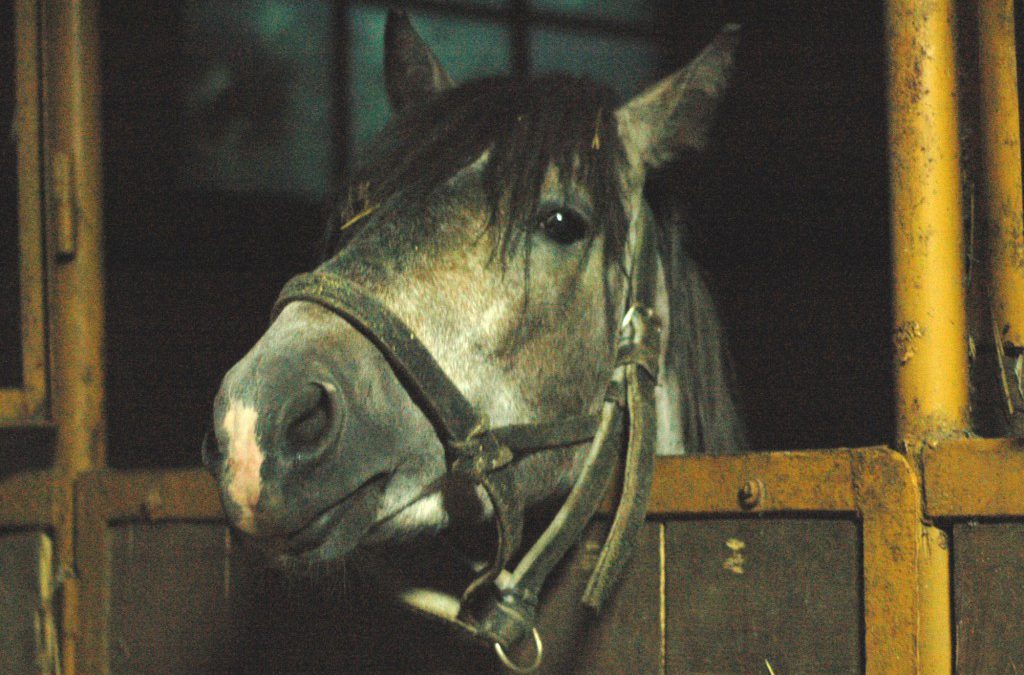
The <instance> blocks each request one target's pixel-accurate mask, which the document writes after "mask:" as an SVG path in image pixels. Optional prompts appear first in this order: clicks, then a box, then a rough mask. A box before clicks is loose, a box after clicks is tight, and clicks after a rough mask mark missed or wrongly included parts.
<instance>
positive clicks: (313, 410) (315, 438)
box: [285, 384, 336, 449]
mask: <svg viewBox="0 0 1024 675" xmlns="http://www.w3.org/2000/svg"><path fill="white" fill-rule="evenodd" d="M333 390H334V388H333V387H331V386H330V385H321V384H307V385H306V386H305V387H303V388H302V390H301V391H300V392H299V393H298V395H297V396H296V397H295V398H294V399H293V400H292V402H291V406H290V408H291V410H290V411H289V413H290V414H289V417H290V418H291V422H289V423H288V426H287V431H286V432H285V433H286V435H287V439H288V444H289V445H291V446H292V447H294V448H296V449H299V448H309V447H311V446H316V445H319V444H320V442H321V441H323V440H324V438H325V437H326V436H327V434H328V432H329V431H330V429H331V422H332V421H333V418H334V415H335V414H336V413H335V406H334V405H333V404H332V401H333V396H332V392H333Z"/></svg>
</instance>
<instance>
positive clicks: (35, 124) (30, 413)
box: [0, 0, 50, 427]
mask: <svg viewBox="0 0 1024 675" xmlns="http://www.w3.org/2000/svg"><path fill="white" fill-rule="evenodd" d="M14 17H15V21H14V37H15V74H14V81H15V119H14V133H15V136H16V138H17V156H16V162H17V175H18V186H17V191H18V194H17V201H18V254H19V255H18V266H19V293H20V296H21V297H20V302H21V309H20V313H21V316H20V319H21V321H20V328H21V352H22V378H21V386H20V387H5V388H0V427H5V426H17V427H23V426H34V425H39V424H44V425H45V424H48V422H49V417H50V413H49V407H48V393H49V391H48V379H47V377H48V376H47V374H48V370H49V369H48V363H47V348H46V347H47V344H46V343H47V339H46V338H47V330H46V308H45V300H46V272H45V270H46V266H45V252H44V247H43V212H42V187H43V186H42V171H41V161H40V146H39V143H40V132H41V128H40V119H41V101H40V69H39V65H40V63H39V59H40V49H39V48H40V42H39V30H40V21H39V6H38V3H37V2H36V0H15V3H14Z"/></svg>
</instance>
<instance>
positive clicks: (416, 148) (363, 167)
mask: <svg viewBox="0 0 1024 675" xmlns="http://www.w3.org/2000/svg"><path fill="white" fill-rule="evenodd" d="M617 108H618V98H617V96H616V94H615V93H614V92H613V91H612V90H611V89H610V88H608V87H607V86H605V85H601V84H598V83H596V82H594V81H592V80H590V79H587V78H580V77H575V76H569V75H562V74H557V75H542V76H539V77H533V78H529V79H522V78H514V77H489V78H483V79H478V80H474V81H470V82H467V83H465V84H462V85H460V86H458V87H456V88H454V89H450V90H447V91H444V92H441V93H439V94H437V95H435V96H433V97H431V98H429V99H428V100H426V101H424V102H423V103H421V104H419V105H414V106H409V107H408V108H406V109H403V111H402V112H401V114H397V115H396V116H395V117H394V118H392V119H391V120H390V121H389V123H388V124H387V126H386V127H385V129H384V130H383V131H382V132H381V133H380V134H378V135H377V137H376V139H375V140H374V141H373V142H372V143H371V145H370V146H369V147H368V148H367V150H366V152H365V153H364V154H363V156H362V157H361V159H360V162H359V165H358V167H357V169H356V171H355V173H354V179H353V180H352V181H351V182H350V183H349V185H350V187H349V188H348V189H347V190H346V191H344V192H342V193H341V194H340V195H339V198H338V200H337V203H336V205H335V207H334V208H333V209H332V210H331V215H330V218H329V220H328V225H327V232H326V235H325V250H326V251H327V254H328V255H330V254H332V253H333V252H334V251H337V250H338V249H340V248H341V247H343V246H344V245H345V244H346V243H347V241H348V240H349V239H351V237H353V236H354V235H355V233H357V232H358V231H359V229H360V228H361V227H362V226H364V225H365V220H364V221H363V222H355V223H354V224H353V219H355V220H356V221H358V220H359V216H360V215H361V214H365V213H367V212H368V211H369V210H372V209H373V208H375V207H376V206H377V205H380V204H383V203H384V202H386V201H387V200H388V199H390V198H391V197H392V196H393V195H395V194H397V193H399V192H401V193H402V195H403V197H404V198H406V199H411V200H416V199H422V198H425V197H427V196H428V195H429V194H430V193H431V192H432V191H433V190H434V189H436V188H437V187H439V186H440V185H441V184H442V183H444V182H445V181H447V180H448V179H450V178H451V177H452V176H454V175H455V174H456V173H457V172H458V171H460V170H461V169H463V168H464V167H466V166H468V165H469V164H471V163H473V162H475V161H476V160H477V159H478V158H479V157H480V156H481V155H482V154H483V153H484V152H488V158H487V160H486V165H485V167H484V174H483V181H484V190H485V194H486V198H487V200H488V207H489V209H490V213H491V217H490V225H491V226H492V227H500V228H501V235H500V237H499V238H498V239H499V241H500V242H501V254H502V256H506V255H508V253H509V251H510V250H512V249H514V248H515V247H516V245H517V244H518V242H520V241H523V240H526V241H528V240H529V237H528V235H529V234H530V232H531V230H532V228H533V227H535V226H536V223H535V222H534V216H535V214H536V211H537V207H538V200H539V193H540V188H541V185H542V183H543V181H544V178H545V176H546V175H547V172H548V169H549V167H551V166H555V167H557V169H558V171H559V176H560V177H561V179H562V180H563V181H570V180H573V179H575V180H576V181H579V182H580V183H581V184H582V185H583V186H584V187H585V188H586V190H587V191H588V193H589V194H590V197H591V199H592V201H593V222H594V223H595V224H597V225H599V226H600V227H601V228H602V229H603V231H604V234H605V241H606V245H607V246H608V251H607V253H608V260H619V259H620V255H619V253H620V252H621V250H622V246H623V243H624V241H625V238H626V229H627V227H628V222H627V219H626V214H625V212H624V210H623V206H622V201H623V200H622V197H623V195H622V194H621V191H622V183H621V180H620V178H619V167H620V166H621V163H622V162H623V161H625V151H624V149H623V147H622V143H621V140H620V139H619V135H618V129H617V125H616V122H615V117H614V113H615V110H616V109H617ZM657 182H658V181H656V180H655V181H651V180H649V181H648V188H651V187H652V186H653V185H654V184H656V183H657ZM662 183H665V184H666V185H662V186H661V187H660V189H648V190H645V192H646V193H647V197H648V201H649V202H650V203H651V205H652V207H653V209H654V213H655V221H656V228H657V231H658V233H659V244H660V247H661V255H662V259H663V261H664V263H665V267H666V277H667V280H668V291H669V309H670V314H671V325H670V326H669V335H670V338H669V340H670V344H669V350H668V354H667V356H666V360H667V364H666V367H667V368H668V369H670V370H671V369H677V370H676V372H679V373H680V377H681V379H682V382H681V383H680V384H681V389H682V394H683V396H682V401H681V407H682V409H681V410H680V415H681V416H682V419H683V420H684V423H685V447H686V449H687V452H713V453H718V454H721V453H727V452H738V451H741V450H743V449H745V448H746V441H745V435H744V430H743V425H742V423H741V421H740V418H739V415H738V414H737V411H736V403H735V399H734V396H733V393H732V391H733V388H732V387H731V386H730V378H731V375H730V373H729V368H728V365H727V364H728V359H727V357H726V353H725V342H724V336H723V335H722V330H721V326H720V324H719V321H718V317H717V314H716V312H715V309H714V305H713V303H712V301H711V296H710V293H709V292H708V289H707V287H706V285H705V284H704V281H703V279H702V278H701V276H700V273H699V271H698V269H697V266H696V263H694V261H693V260H692V259H691V258H690V257H689V256H688V255H687V252H686V246H685V242H684V239H685V231H686V229H685V226H686V223H685V220H684V218H683V217H682V214H683V210H682V208H681V204H680V203H679V197H678V192H679V191H678V190H673V189H671V186H670V185H667V183H670V181H662ZM349 224H352V226H351V227H349V226H348V225H349ZM343 226H345V227H343Z"/></svg>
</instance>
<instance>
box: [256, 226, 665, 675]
mask: <svg viewBox="0 0 1024 675" xmlns="http://www.w3.org/2000/svg"><path fill="white" fill-rule="evenodd" d="M632 229H633V234H634V241H633V245H634V250H633V257H632V269H631V270H630V274H629V276H630V288H629V291H628V303H627V309H626V311H625V313H624V316H623V320H622V323H621V325H620V327H619V341H618V348H617V350H616V357H615V362H614V366H613V368H612V376H611V378H610V380H609V383H608V387H607V390H606V393H605V400H604V403H603V405H602V409H601V413H600V414H599V415H578V416H573V417H567V418H564V419H560V420H556V421H552V422H543V423H531V424H513V425H507V426H502V427H497V428H491V427H490V425H489V423H488V421H487V418H486V416H484V415H481V414H479V413H478V412H477V411H476V410H475V409H474V408H473V406H472V405H471V404H470V403H469V401H467V400H466V398H465V396H463V395H462V392H460V391H459V389H458V387H456V386H455V384H454V383H453V382H452V381H451V380H450V379H449V378H448V376H447V375H446V374H445V373H444V371H442V370H441V368H440V366H438V364H437V362H436V361H435V360H434V357H433V356H432V355H431V354H430V352H429V351H428V350H427V349H426V347H425V346H424V345H423V343H422V342H420V341H419V339H418V338H417V337H416V336H415V334H414V333H413V332H412V330H410V329H409V327H408V326H406V325H405V323H404V322H402V320H401V319H399V318H398V317H397V316H395V314H394V313H392V312H391V311H390V310H388V309H387V308H386V307H384V305H382V304H381V303H380V301H378V300H377V299H375V298H373V297H372V296H371V295H369V294H368V293H366V292H365V291H364V290H362V289H360V288H359V287H358V286H356V285H355V284H352V283H350V282H348V281H347V280H345V279H343V278H341V277H339V276H337V275H331V274H326V273H323V272H312V273H308V274H300V275H299V276H296V277H294V278H293V279H291V280H290V281H289V282H288V283H286V284H285V286H284V288H283V289H282V291H281V294H280V296H279V297H278V299H277V302H276V303H275V304H274V309H273V312H272V319H273V318H276V317H277V315H278V314H280V312H281V310H282V309H283V308H284V306H285V305H287V304H289V303H292V302H296V301H306V302H313V303H316V304H318V305H321V306H323V307H325V308H327V309H329V310H330V311H332V312H334V313H335V314H337V315H338V316H340V317H342V318H344V319H345V320H346V321H348V322H349V323H350V324H351V325H352V326H354V327H355V328H356V329H357V330H359V331H360V332H361V333H362V334H363V335H364V336H366V337H367V338H368V339H369V340H370V341H371V342H373V344H374V345H375V346H376V348H377V349H378V350H379V351H380V352H381V354H383V356H384V357H385V359H387V361H388V363H389V364H390V366H391V368H392V370H393V371H394V372H395V374H396V376H397V377H398V379H399V380H400V381H401V382H402V384H403V386H404V387H405V388H406V390H407V391H408V392H409V394H410V396H411V398H412V399H413V400H414V401H415V402H416V403H417V405H419V407H420V408H421V409H422V410H423V412H424V413H425V414H426V416H427V417H428V418H429V419H430V421H431V423H432V424H433V425H434V429H435V431H436V432H437V435H438V438H439V439H440V441H441V443H442V445H443V446H444V449H445V462H446V465H447V468H448V473H449V474H451V475H452V476H458V477H461V478H464V479H466V480H468V481H469V482H471V483H472V484H475V485H479V486H481V487H482V488H483V490H484V491H485V492H486V494H487V496H488V498H489V499H490V500H491V504H492V506H493V511H494V519H495V526H496V529H497V545H496V551H495V554H494V557H493V559H492V560H491V561H490V563H489V564H488V566H487V567H486V568H485V569H484V570H483V571H482V572H481V573H480V574H479V575H478V576H477V577H476V578H475V579H474V580H473V581H472V582H471V583H470V584H469V586H468V587H467V588H466V590H465V591H464V592H463V594H462V597H461V598H460V599H459V600H457V601H455V602H454V603H452V602H446V603H441V604H442V605H444V607H441V608H439V604H438V603H432V602H418V601H416V600H415V599H412V598H405V599H406V601H407V602H408V603H409V604H410V605H412V606H413V607H414V609H418V610H420V611H422V612H425V613H427V614H429V615H431V616H433V617H435V618H440V619H442V620H444V621H445V622H446V623H448V624H450V625H453V626H456V627H458V628H459V629H461V630H462V631H464V632H466V633H468V634H469V635H471V636H472V637H474V638H477V639H480V640H483V641H486V642H488V643H491V644H493V645H495V649H496V651H497V653H498V656H499V657H500V658H501V659H502V662H503V663H504V664H505V665H506V666H508V667H509V668H511V669H513V670H518V671H521V672H528V671H530V670H533V669H535V668H536V667H538V666H539V665H540V658H541V653H540V649H541V641H540V635H539V633H537V629H536V609H537V603H538V596H539V593H540V589H541V586H542V585H543V583H544V580H545V579H546V578H547V576H548V574H549V573H550V572H551V570H552V569H553V568H554V566H555V565H556V564H557V562H558V561H559V560H560V559H561V558H562V557H563V556H564V555H565V552H566V551H567V550H568V549H569V548H570V546H572V544H573V543H575V542H576V541H577V540H578V539H579V538H580V536H581V535H582V532H583V529H584V527H585V526H586V524H587V523H588V522H589V521H590V519H591V518H592V517H593V515H594V513H595V512H596V511H597V509H598V507H599V506H600V504H601V501H602V500H603V498H604V496H605V494H606V493H607V492H608V489H609V487H610V483H611V479H612V476H613V474H614V469H615V465H616V460H617V459H618V457H619V456H620V453H621V451H622V446H623V436H624V434H626V435H627V438H628V442H627V443H626V449H625V460H624V473H623V475H624V478H623V485H622V491H621V497H620V500H619V504H618V507H617V509H616V513H615V517H614V519H613V521H612V525H611V529H610V530H609V533H608V537H607V539H606V541H605V544H604V546H603V548H602V549H601V553H600V556H599V558H598V562H597V565H596V567H595V569H594V571H593V573H592V574H591V577H590V580H589V582H588V583H587V587H586V589H585V591H584V593H583V597H582V602H583V603H584V604H585V605H587V606H588V607H590V608H592V609H593V610H594V611H595V612H597V611H600V609H601V607H602V606H603V604H604V602H605V601H606V600H607V598H608V597H609V595H610V594H611V591H612V590H613V589H614V587H615V584H616V582H617V580H618V578H619V576H620V574H621V572H622V570H623V568H624V566H625V564H626V562H627V561H628V559H629V556H630V554H631V553H632V547H633V543H634V541H635V539H636V534H637V532H638V530H639V529H640V526H641V525H642V524H643V521H644V517H645V515H646V510H647V501H648V498H649V496H650V490H651V481H652V476H653V471H654V386H655V383H656V382H657V379H658V361H659V356H660V344H661V321H660V319H659V317H658V316H657V315H656V314H655V312H654V295H655V288H656V280H655V271H656V269H657V254H656V247H655V241H654V237H653V234H652V233H651V232H650V228H649V226H648V225H647V223H646V222H645V220H644V219H637V220H634V226H633V228H632ZM587 441H590V442H591V447H590V450H589V453H588V454H587V457H586V460H585V462H584V465H583V469H582V471H581V473H580V477H579V478H578V479H577V481H576V483H575V484H574V485H573V488H572V490H571V491H570V493H569V496H568V497H567V498H566V500H565V502H564V503H563V505H562V507H561V508H560V509H559V511H558V513H557V514H556V515H555V517H554V518H553V519H552V521H551V523H550V525H548V527H547V529H546V530H545V531H544V533H543V534H542V535H541V536H540V537H539V538H538V539H537V541H536V542H535V543H534V544H533V545H532V546H531V547H530V549H529V551H527V552H526V554H525V555H524V556H523V557H522V558H521V559H520V561H519V562H518V564H517V565H516V567H515V569H514V570H511V571H509V570H508V569H507V567H508V564H509V562H510V561H511V560H512V558H513V556H514V555H515V552H516V550H517V549H518V548H519V545H520V543H521V540H522V533H523V517H524V504H523V499H522V495H521V493H520V491H519V489H518V488H517V486H516V484H515V481H513V480H512V479H511V477H510V476H509V474H508V471H507V470H508V468H509V466H510V465H511V464H512V463H513V462H515V461H516V460H517V459H519V458H522V457H524V456H527V455H530V454H533V453H537V452H542V451H546V450H551V449H557V448H565V447H567V446H572V445H577V444H581V443H585V442H587ZM529 633H532V634H533V636H534V642H535V645H536V649H537V655H536V657H535V663H533V664H531V666H529V667H528V668H520V667H518V666H516V665H515V664H513V663H512V662H511V661H509V660H508V658H507V657H506V656H505V653H504V652H505V650H507V649H509V648H510V647H511V645H513V644H515V643H516V642H518V641H519V640H520V639H521V638H523V637H524V636H526V635H527V634H529Z"/></svg>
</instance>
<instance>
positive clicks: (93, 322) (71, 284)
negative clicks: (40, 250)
mask: <svg viewBox="0 0 1024 675" xmlns="http://www.w3.org/2000/svg"><path fill="white" fill-rule="evenodd" d="M40 7H41V8H42V11H41V17H40V19H41V21H40V25H41V35H42V39H41V40H40V45H41V47H42V49H41V56H42V69H41V72H42V87H41V91H42V96H43V164H44V175H45V177H46V181H45V185H44V200H45V202H44V203H45V204H46V208H45V209H44V211H45V213H46V228H45V229H46V243H47V247H46V248H47V258H48V259H47V272H48V280H49V285H48V291H49V294H50V298H49V304H48V314H49V329H50V330H49V335H50V374H51V379H50V391H51V414H52V417H53V421H54V423H55V424H56V427H57V434H56V446H55V449H56V459H55V466H54V470H53V473H54V478H55V480H54V485H55V486H56V487H57V488H58V489H56V490H55V495H54V500H53V502H54V503H53V508H54V536H55V541H54V543H55V552H56V557H57V560H58V563H59V564H60V565H61V566H63V567H64V568H65V569H69V570H70V569H71V568H72V565H74V564H77V563H78V562H80V561H78V560H77V559H76V557H75V549H74V542H75V533H74V524H75V522H74V521H75V512H74V495H73V491H72V489H71V486H72V485H73V484H74V481H75V479H76V478H77V477H78V476H79V475H80V474H81V473H82V472H84V471H87V470H89V469H92V468H95V467H98V466H102V464H103V462H104V459H105V454H106V452H105V449H106V427H105V421H104V407H105V406H104V374H105V373H104V359H103V331H104V315H103V297H104V293H103V249H102V241H103V238H102V220H101V211H100V203H101V199H102V192H101V189H100V162H101V157H100V151H101V143H100V137H99V126H100V115H99V89H100V87H99V83H100V74H99V53H98V45H99V39H98V27H97V21H98V19H99V11H98V7H97V4H96V0H73V1H71V2H68V1H67V0H43V1H42V2H40ZM62 576H63V578H62V587H61V597H62V598H63V603H62V631H61V659H62V666H63V670H64V672H66V673H76V672H87V670H83V669H79V668H78V665H77V661H76V656H77V651H76V645H77V641H78V639H79V637H80V634H79V621H78V619H79V617H78V581H77V578H76V576H75V575H74V574H66V575H62Z"/></svg>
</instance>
